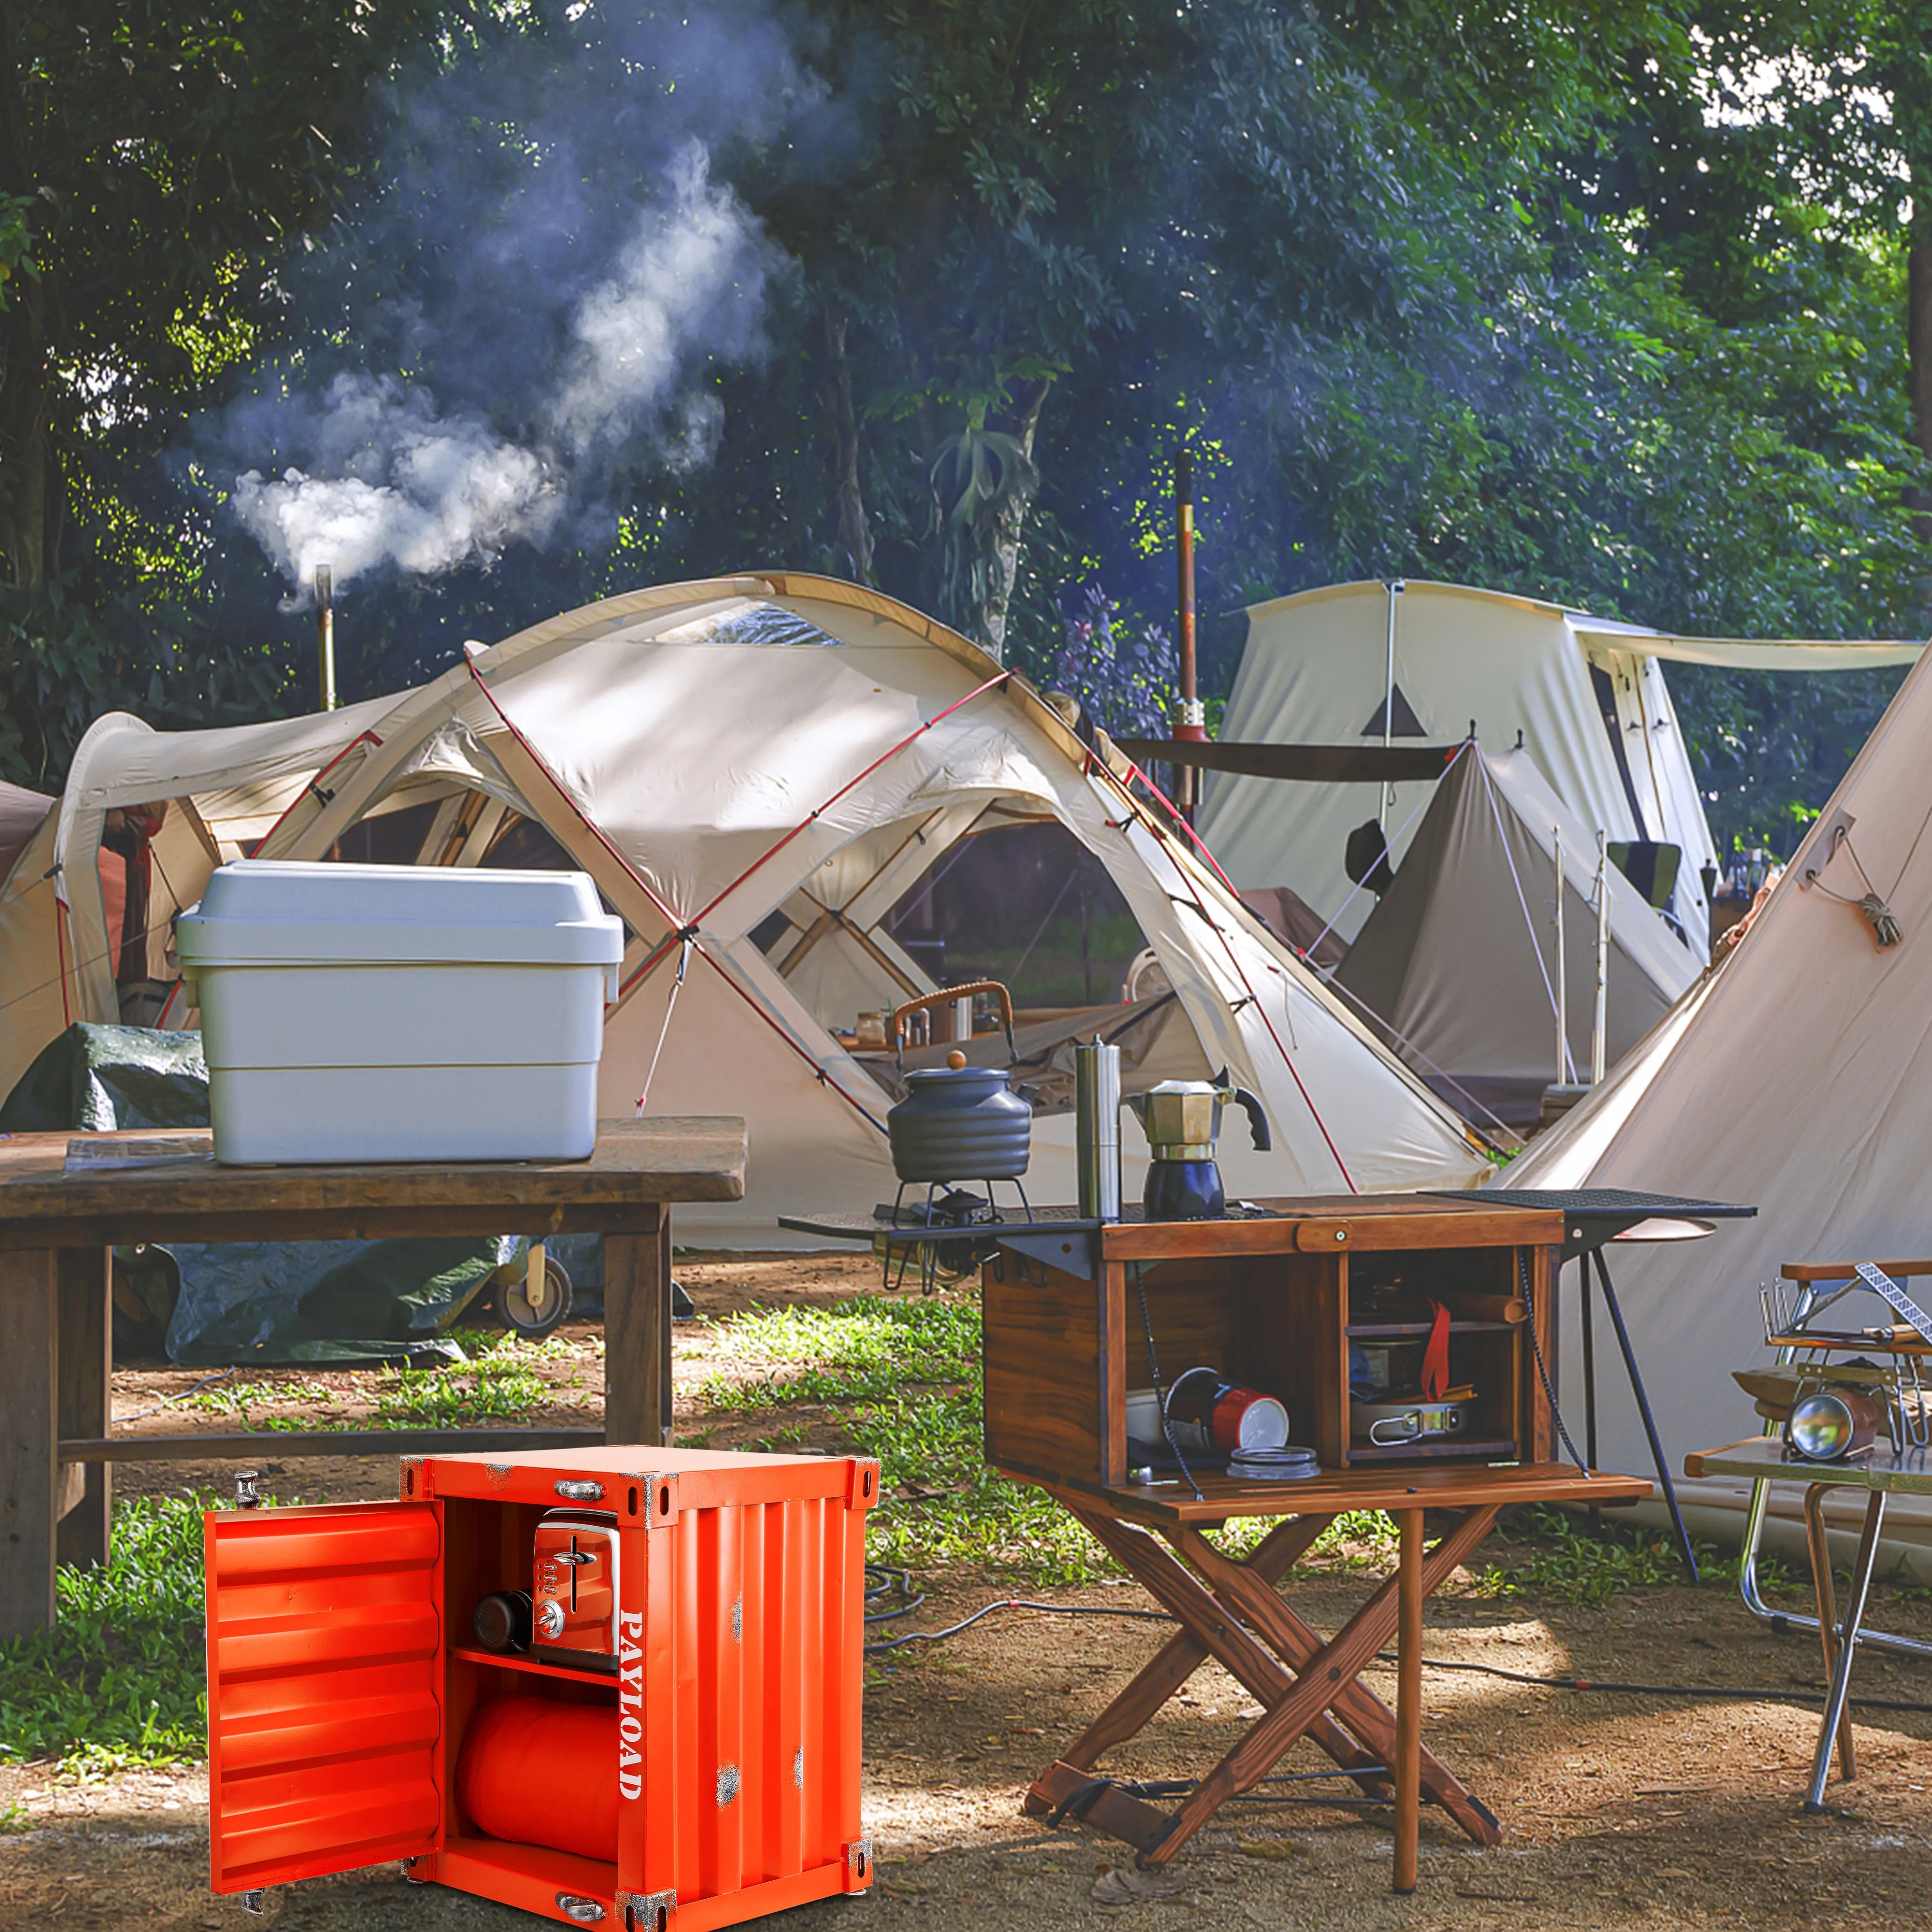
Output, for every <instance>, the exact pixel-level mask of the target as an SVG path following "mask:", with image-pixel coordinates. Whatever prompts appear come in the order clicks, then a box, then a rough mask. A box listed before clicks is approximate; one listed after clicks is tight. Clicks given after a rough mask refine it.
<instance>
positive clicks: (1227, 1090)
mask: <svg viewBox="0 0 1932 1932" xmlns="http://www.w3.org/2000/svg"><path fill="white" fill-rule="evenodd" d="M1214 1085H1215V1086H1216V1088H1217V1089H1219V1094H1218V1097H1219V1098H1220V1099H1221V1100H1226V1101H1231V1102H1232V1103H1233V1104H1234V1105H1235V1106H1238V1107H1239V1108H1240V1109H1241V1111H1242V1112H1244V1114H1246V1115H1247V1117H1248V1137H1249V1139H1250V1141H1251V1142H1253V1145H1254V1150H1255V1151H1256V1153H1257V1154H1266V1153H1268V1151H1270V1149H1271V1148H1272V1147H1273V1146H1274V1140H1273V1139H1272V1137H1271V1136H1270V1134H1269V1133H1268V1116H1267V1115H1265V1113H1263V1112H1262V1103H1261V1100H1260V1097H1259V1096H1258V1095H1256V1094H1250V1092H1249V1091H1248V1090H1247V1088H1245V1087H1237V1086H1235V1085H1234V1084H1233V1083H1232V1082H1231V1081H1230V1080H1229V1078H1228V1070H1227V1069H1226V1067H1223V1068H1222V1070H1220V1073H1217V1074H1216V1075H1215V1076H1214Z"/></svg>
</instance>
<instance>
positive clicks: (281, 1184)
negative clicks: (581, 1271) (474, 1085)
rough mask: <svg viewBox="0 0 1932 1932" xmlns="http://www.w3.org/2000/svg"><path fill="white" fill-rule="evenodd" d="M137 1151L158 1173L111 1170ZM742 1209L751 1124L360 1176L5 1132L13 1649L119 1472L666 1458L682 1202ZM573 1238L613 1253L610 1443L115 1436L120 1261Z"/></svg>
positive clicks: (38, 1618) (357, 1170) (49, 1597)
mask: <svg viewBox="0 0 1932 1932" xmlns="http://www.w3.org/2000/svg"><path fill="white" fill-rule="evenodd" d="M129 1142H141V1143H142V1144H143V1146H142V1150H141V1152H142V1154H143V1156H144V1157H146V1160H145V1164H143V1165H139V1166H122V1167H116V1166H111V1165H104V1164H102V1163H103V1160H104V1157H107V1156H108V1155H109V1154H111V1151H112V1150H113V1148H114V1147H115V1145H117V1144H120V1145H125V1144H127V1143H129ZM71 1150H72V1151H71ZM744 1191H745V1124H744V1121H742V1119H740V1118H737V1117H736V1116H733V1115H705V1116H701V1117H693V1118H659V1119H655V1120H642V1121H606V1122H604V1123H603V1124H601V1126H600V1127H599V1128H598V1137H597V1146H596V1149H595V1152H594V1153H593V1154H592V1155H591V1157H590V1158H589V1160H583V1161H490V1162H463V1163H458V1162H443V1163H434V1162H423V1163H408V1164H404V1165H395V1166H369V1167H353V1166H314V1167H223V1166H218V1165H217V1163H215V1161H214V1158H213V1156H212V1154H211V1152H210V1151H209V1142H208V1135H207V1133H205V1131H196V1130H193V1129H174V1130H162V1131H156V1130H145V1131H141V1132H138V1133H124V1134H118V1135H115V1134H85V1135H78V1134H65V1133H54V1134H14V1135H10V1136H8V1135H0V1639H4V1638H6V1637H16V1636H19V1635H20V1634H23V1633H24V1632H26V1631H32V1630H38V1629H40V1628H43V1627H45V1626H46V1625H48V1624H50V1623H51V1622H52V1621H53V1618H54V1567H55V1561H56V1559H57V1558H58V1559H65V1560H69V1561H76V1562H80V1561H87V1560H90V1559H91V1560H94V1561H100V1560H101V1559H104V1558H105V1556H106V1555H107V1535H108V1522H109V1515H110V1506H111V1502H112V1497H111V1488H110V1469H111V1466H112V1465H113V1463H115V1462H116V1461H128V1460H136V1461H148V1460H154V1459H157V1458H164V1457H184V1456H201V1457H220V1456H223V1455H226V1456H231V1457H234V1456H240V1457H247V1456H249V1455H251V1454H259V1453H260V1450H262V1449H266V1448H273V1449H274V1450H275V1452H276V1453H277V1454H279V1455H305V1456H317V1455H322V1456H327V1455H365V1456H366V1455H368V1454H371V1453H380V1452H381V1451H385V1450H388V1451H393V1452H394V1453H395V1454H425V1453H435V1452H437V1451H443V1452H460V1451H463V1450H466V1449H483V1448H490V1447H493V1446H496V1445H497V1444H499V1443H502V1442H508V1441H509V1440H511V1439H514V1441H515V1442H517V1444H518V1445H520V1446H522V1447H526V1448H538V1447H546V1446H555V1445H561V1444H562V1443H564V1442H568V1441H571V1440H577V1441H595V1440H598V1439H609V1440H610V1441H612V1442H664V1441H665V1440H667V1437H668V1432H669V1429H670V1203H672V1202H678V1201H734V1200H737V1199H741V1198H742V1196H743V1194H744ZM577 1233H585V1234H601V1235H603V1236H604V1427H603V1429H602V1430H585V1431H569V1432H559V1431H546V1432H528V1431H525V1432H516V1433H514V1437H513V1433H512V1432H509V1431H503V1430H491V1431H484V1430H404V1431H381V1432H374V1431H362V1432H359V1433H355V1434H344V1435H338V1434H334V1433H311V1434H300V1435H296V1434H290V1435H284V1434H279V1433H278V1434H275V1435H272V1436H270V1435H263V1436H260V1437H258V1438H254V1439H251V1438H249V1437H245V1436H212V1437H211V1436H158V1437H157V1436H114V1435H113V1434H112V1433H111V1432H110V1401H109V1386H110V1371H111V1369H112V1367H113V1348H112V1333H113V1318H112V1313H111V1307H110V1281H109V1268H110V1262H109V1256H110V1250H111V1249H113V1247H115V1246H117V1245H119V1244H128V1243H133V1242H137V1241H156V1242H163V1241H210V1242H219V1241H352V1240H353V1241H369V1240H383V1239H389V1238H400V1237H404V1236H410V1235H529V1236H531V1237H532V1238H535V1239H538V1240H541V1239H542V1238H544V1237H545V1236H547V1235H562V1234H577ZM257 1445H259V1448H258V1447H257Z"/></svg>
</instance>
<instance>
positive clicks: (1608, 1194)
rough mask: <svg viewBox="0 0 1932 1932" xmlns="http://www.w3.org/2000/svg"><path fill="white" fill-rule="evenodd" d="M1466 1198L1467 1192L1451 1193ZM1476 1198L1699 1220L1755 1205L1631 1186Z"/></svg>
mask: <svg viewBox="0 0 1932 1932" xmlns="http://www.w3.org/2000/svg"><path fill="white" fill-rule="evenodd" d="M1449 1198H1450V1199H1452V1200H1459V1201H1466V1200H1468V1199H1469V1198H1470V1197H1469V1196H1468V1195H1466V1194H1458V1195H1452V1196H1450V1197H1449ZM1475 1199H1478V1200H1479V1201H1496V1202H1501V1203H1502V1205H1503V1206H1505V1208H1554V1209H1555V1210H1556V1211H1557V1212H1558V1213H1559V1214H1616V1215H1624V1214H1641V1215H1643V1217H1645V1218H1646V1219H1649V1218H1652V1217H1659V1218H1662V1217H1673V1218H1681V1219H1688V1220H1698V1221H1746V1220H1750V1219H1751V1217H1752V1216H1753V1215H1754V1214H1756V1213H1757V1209H1756V1208H1740V1207H1739V1206H1738V1205H1736V1203H1735V1202H1729V1201H1698V1200H1691V1199H1686V1198H1685V1196H1682V1195H1679V1194H1651V1193H1646V1192H1645V1191H1644V1190H1642V1189H1640V1188H1631V1187H1483V1188H1479V1189H1478V1190H1476V1194H1475Z"/></svg>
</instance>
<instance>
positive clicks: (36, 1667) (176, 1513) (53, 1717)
mask: <svg viewBox="0 0 1932 1932" xmlns="http://www.w3.org/2000/svg"><path fill="white" fill-rule="evenodd" d="M204 1506H205V1505H204V1502H203V1500H202V1499H196V1498H189V1497H162V1498H157V1499H148V1498H134V1499H130V1500H128V1501H127V1502H122V1503H120V1504H118V1505H116V1507H115V1511H114V1538H113V1541H114V1554H113V1560H112V1561H111V1562H109V1563H107V1564H106V1565H103V1566H101V1567H100V1568H90V1569H75V1568H68V1567H67V1566H65V1565H63V1566H62V1568H61V1569H60V1570H59V1571H58V1573H57V1574H56V1580H55V1589H56V1591H57V1592H58V1601H59V1621H58V1622H57V1623H56V1624H55V1625H54V1627H53V1628H52V1629H51V1630H47V1631H37V1632H36V1633H35V1634H34V1635H32V1636H31V1637H17V1638H15V1639H14V1640H13V1641H12V1642H11V1643H6V1644H0V1762H5V1761H7V1760H39V1759H51V1760H54V1761H55V1762H56V1763H58V1765H59V1766H60V1768H61V1769H62V1771H63V1772H67V1773H68V1774H71V1775H76V1774H77V1775H81V1776H98V1775H102V1774H104V1773H106V1772H110V1771H115V1770H120V1769H124V1768H125V1767H127V1766H130V1765H134V1764H174V1763H184V1762H193V1761H197V1760H199V1759H201V1758H202V1757H204V1756H205V1754H206V1751H207V1735H208V1702H207V1697H206V1695H205V1692H204V1691H203V1688H202V1685H203V1669H204V1657H203V1649H202V1616H203V1609H202V1575H201V1545H202V1522H201V1515H202V1508H204Z"/></svg>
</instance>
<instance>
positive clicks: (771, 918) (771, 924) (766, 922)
mask: <svg viewBox="0 0 1932 1932" xmlns="http://www.w3.org/2000/svg"><path fill="white" fill-rule="evenodd" d="M792 930H793V927H792V922H791V921H790V919H789V918H787V916H786V915H785V914H784V913H782V912H768V913H766V915H765V916H764V917H763V919H760V920H759V922H757V925H756V926H753V927H752V929H751V944H753V945H754V946H755V947H757V949H758V950H759V951H760V953H769V952H770V951H771V950H772V947H774V946H775V945H777V944H778V941H780V940H781V939H782V938H784V936H785V935H786V934H787V933H788V932H791V931H792Z"/></svg>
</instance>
